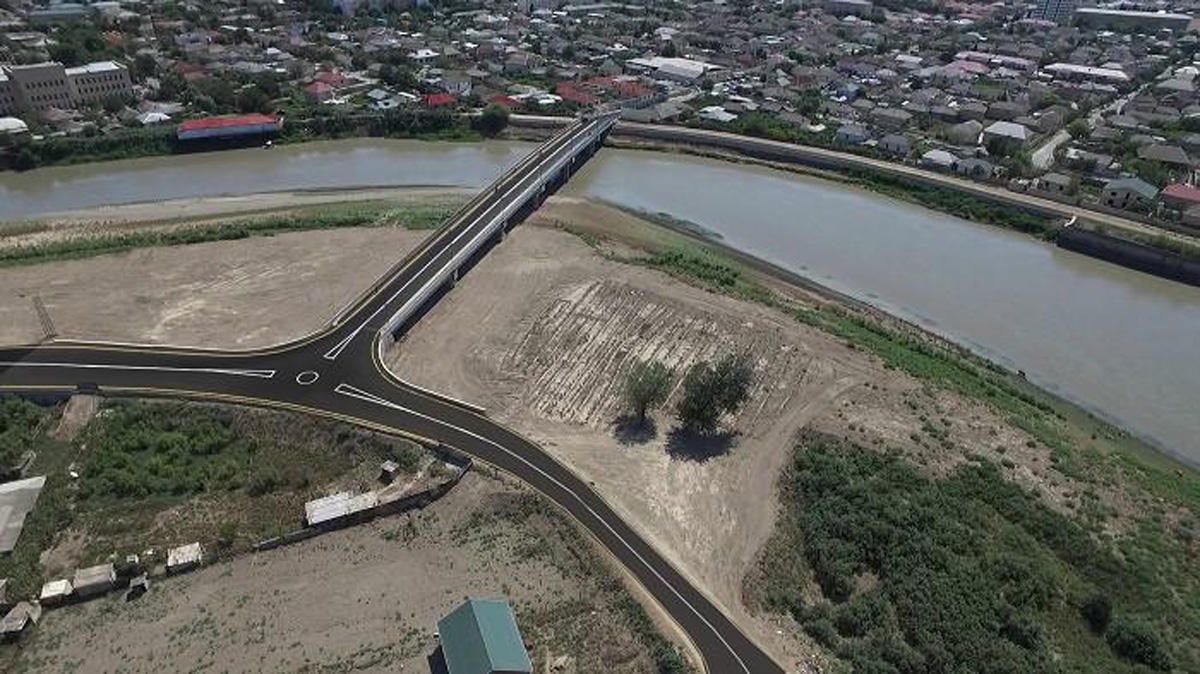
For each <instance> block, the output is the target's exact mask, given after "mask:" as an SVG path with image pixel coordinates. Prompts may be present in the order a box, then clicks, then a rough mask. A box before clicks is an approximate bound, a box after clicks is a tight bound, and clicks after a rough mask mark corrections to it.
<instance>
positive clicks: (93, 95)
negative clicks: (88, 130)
mask: <svg viewBox="0 0 1200 674" xmlns="http://www.w3.org/2000/svg"><path fill="white" fill-rule="evenodd" d="M132 95H133V80H132V79H130V77H129V69H128V68H126V67H125V66H123V65H121V64H120V63H116V62H114V61H97V62H96V63H89V64H87V65H83V66H79V67H76V68H64V67H63V65H62V64H61V63H56V62H53V61H49V62H46V63H37V64H33V65H18V66H0V115H9V114H13V113H16V112H23V111H28V110H35V111H37V110H45V109H46V108H77V107H79V106H81V105H88V104H92V103H100V102H102V101H104V100H105V99H107V98H109V97H111V96H132Z"/></svg>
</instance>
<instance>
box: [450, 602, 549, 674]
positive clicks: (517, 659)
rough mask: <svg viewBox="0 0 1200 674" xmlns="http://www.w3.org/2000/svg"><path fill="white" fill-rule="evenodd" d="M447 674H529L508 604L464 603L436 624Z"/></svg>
mask: <svg viewBox="0 0 1200 674" xmlns="http://www.w3.org/2000/svg"><path fill="white" fill-rule="evenodd" d="M438 635H439V636H440V638H441V641H442V656H443V657H444V658H445V660H446V669H447V670H448V671H449V672H450V674H532V672H533V663H532V662H530V661H529V654H528V653H526V652H525V644H524V643H523V642H522V641H521V633H520V632H519V631H518V630H517V620H516V618H515V617H514V616H513V612H512V608H511V607H509V605H508V602H506V601H498V600H488V599H468V600H467V601H466V602H465V603H464V604H463V605H462V606H459V607H458V608H456V609H454V610H453V611H452V612H450V614H449V615H447V616H446V617H445V618H442V619H441V620H439V621H438Z"/></svg>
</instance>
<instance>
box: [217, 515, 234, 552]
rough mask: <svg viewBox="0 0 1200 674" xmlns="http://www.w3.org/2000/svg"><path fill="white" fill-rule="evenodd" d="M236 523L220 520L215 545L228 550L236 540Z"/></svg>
mask: <svg viewBox="0 0 1200 674" xmlns="http://www.w3.org/2000/svg"><path fill="white" fill-rule="evenodd" d="M237 536H238V523H237V522H231V521H228V520H226V521H224V522H221V524H220V526H218V527H217V546H219V547H221V548H223V549H226V550H228V549H229V548H232V547H233V544H234V543H235V542H237Z"/></svg>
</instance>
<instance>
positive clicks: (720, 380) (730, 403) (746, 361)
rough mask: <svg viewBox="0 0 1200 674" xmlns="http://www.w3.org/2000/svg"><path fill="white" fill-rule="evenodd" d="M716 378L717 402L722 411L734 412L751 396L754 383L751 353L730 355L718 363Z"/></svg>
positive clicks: (714, 374)
mask: <svg viewBox="0 0 1200 674" xmlns="http://www.w3.org/2000/svg"><path fill="white" fill-rule="evenodd" d="M713 376H714V378H715V380H716V391H717V404H718V405H720V406H721V411H723V412H725V413H726V414H733V413H734V412H736V411H738V408H740V407H741V406H742V403H743V402H745V401H746V399H747V398H749V397H750V386H751V385H752V384H753V383H754V364H753V362H751V359H750V354H746V353H742V354H737V355H729V356H726V357H725V358H723V359H721V362H720V363H717V368H716V370H714V372H713Z"/></svg>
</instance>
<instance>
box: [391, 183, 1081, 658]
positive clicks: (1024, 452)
mask: <svg viewBox="0 0 1200 674" xmlns="http://www.w3.org/2000/svg"><path fill="white" fill-rule="evenodd" d="M580 222H586V226H585V227H584V229H586V230H587V231H588V232H589V233H593V234H604V235H606V236H615V237H616V238H618V239H619V238H625V237H626V235H630V234H632V233H633V232H634V230H636V229H638V228H642V229H644V228H645V226H644V225H643V224H640V223H639V221H637V219H636V218H632V217H631V216H629V215H627V214H625V213H622V212H619V211H617V210H615V209H611V208H608V207H606V206H603V205H599V204H595V203H588V202H577V201H574V200H570V199H561V198H556V199H554V200H552V201H551V202H550V203H549V204H548V205H547V206H545V207H543V208H542V209H541V210H540V211H539V212H538V213H537V214H536V215H535V216H534V218H533V219H532V220H531V222H530V223H528V224H527V225H526V226H522V227H521V228H518V229H517V230H516V231H515V232H514V233H513V234H512V235H511V236H510V237H509V238H508V239H507V240H506V241H505V242H504V243H503V244H502V245H500V246H499V247H497V248H496V249H495V250H493V251H492V252H491V253H489V254H488V256H487V257H486V258H485V259H484V260H483V261H482V262H481V263H480V264H479V265H478V266H477V267H476V268H475V269H473V270H472V271H471V272H470V273H469V274H467V275H466V276H465V277H464V278H463V280H462V281H460V283H459V285H458V286H457V287H456V288H455V289H454V291H453V292H451V293H449V294H448V295H447V296H446V297H445V298H444V299H442V300H441V302H440V303H439V304H438V305H437V306H436V307H434V309H433V310H431V311H430V313H429V314H428V315H427V316H426V318H425V319H423V321H422V322H421V323H420V324H418V325H417V326H416V327H415V328H414V329H413V330H412V331H411V332H410V333H409V334H408V335H407V337H406V338H405V339H404V340H403V341H402V342H400V343H399V344H398V345H397V346H396V348H395V349H394V350H393V352H392V354H391V355H390V358H389V365H390V366H391V367H392V369H393V371H395V372H396V373H397V374H399V375H400V376H401V377H403V378H405V379H408V380H410V381H413V382H414V383H416V384H419V385H421V386H425V387H429V388H433V389H435V390H439V391H443V392H446V393H448V394H450V395H454V396H456V397H460V398H462V399H464V400H468V401H471V402H474V403H477V404H480V405H483V406H484V407H486V408H488V410H489V414H490V415H491V416H493V417H494V418H496V419H498V420H500V421H502V422H504V423H506V424H509V425H511V426H513V427H514V428H516V429H518V430H519V431H521V432H522V433H525V434H527V435H529V436H530V437H532V438H534V439H535V440H537V441H538V442H540V443H541V444H542V445H543V446H544V447H545V448H546V449H547V450H548V451H549V452H551V453H552V454H554V455H555V456H556V457H557V458H559V459H560V460H562V461H564V462H565V463H566V464H568V465H569V466H570V467H571V468H572V469H574V470H575V471H577V472H578V473H579V474H581V475H582V476H583V477H584V478H585V479H588V480H591V481H593V482H594V483H595V485H596V488H597V489H598V490H599V491H600V493H601V494H603V495H604V496H605V497H606V498H607V499H608V500H609V501H610V502H611V503H612V505H613V506H614V508H615V509H616V510H617V511H618V512H619V513H621V515H622V516H623V517H625V518H626V519H627V520H628V521H630V522H632V523H634V525H635V526H636V527H637V528H638V529H639V530H640V531H641V532H642V533H643V534H644V535H646V536H647V537H648V538H649V539H650V540H652V541H653V542H654V544H655V545H656V546H657V547H658V548H659V549H660V550H662V551H664V553H666V554H667V555H668V556H669V557H670V558H671V559H672V561H673V562H674V563H676V564H677V565H678V566H679V567H680V568H681V569H682V570H684V572H685V573H687V574H688V575H689V576H690V577H692V578H693V579H694V580H695V581H697V583H698V584H699V585H700V586H701V587H703V588H705V589H706V590H707V591H708V592H709V593H710V594H711V595H712V596H713V597H714V598H715V600H716V601H717V602H718V603H719V604H721V605H722V606H723V607H724V608H725V609H726V610H727V611H728V612H729V613H730V615H731V616H733V617H734V618H735V619H736V620H738V622H739V623H740V624H742V625H743V628H744V629H746V630H747V631H748V632H749V633H751V634H753V635H754V636H755V637H756V638H757V639H758V640H759V641H760V643H762V644H763V645H764V646H765V647H766V648H768V650H770V651H771V652H772V653H773V654H774V655H775V656H776V658H777V659H779V660H780V661H781V662H782V663H784V664H786V665H788V666H790V667H792V668H794V669H795V670H796V671H806V670H811V669H814V668H818V667H820V662H821V657H820V655H819V654H817V653H816V651H815V649H813V648H812V647H811V646H810V645H809V644H810V642H809V641H808V639H807V638H806V637H804V636H802V635H800V634H798V633H796V632H795V630H794V629H793V628H790V627H788V626H787V625H786V624H784V622H782V621H780V620H778V619H777V618H772V617H769V616H765V615H764V614H761V613H758V612H756V611H754V610H752V608H751V607H750V605H752V604H753V599H752V598H749V597H744V596H743V595H744V593H745V588H744V581H745V579H746V577H747V575H748V574H749V572H750V571H751V570H752V569H753V567H754V565H755V563H756V562H757V556H758V554H759V552H760V550H761V548H762V546H763V544H764V543H765V542H766V540H767V539H768V538H769V537H770V535H771V532H772V529H773V526H774V521H775V515H776V508H777V499H776V496H775V494H776V480H777V478H778V475H779V473H780V470H781V469H782V467H783V466H784V465H785V463H786V462H787V460H788V458H789V456H790V449H791V439H792V438H793V436H794V434H795V433H796V432H797V431H798V430H800V429H801V428H804V427H809V428H813V429H816V430H821V431H825V432H829V433H833V434H836V435H838V436H847V435H848V436H850V437H853V438H854V439H855V440H857V441H859V442H860V443H863V444H866V445H868V446H877V447H881V448H882V447H897V448H900V449H902V450H903V451H905V452H906V453H909V454H911V455H913V457H914V460H915V461H917V462H918V463H921V464H924V465H926V466H928V467H929V469H930V470H932V471H935V472H940V471H944V470H947V469H949V468H950V467H952V466H954V465H957V464H958V463H960V462H962V461H965V460H966V457H967V455H969V454H971V453H977V454H982V455H985V456H988V457H989V458H992V459H993V460H994V461H996V462H1000V461H1001V460H1002V459H1007V460H1008V461H1007V462H1006V465H1009V464H1011V466H1010V467H1011V469H1012V470H1013V472H1014V477H1015V478H1016V479H1017V480H1018V481H1022V482H1025V483H1027V484H1029V486H1036V487H1039V488H1042V489H1045V490H1048V491H1050V492H1059V493H1065V494H1070V493H1071V489H1072V488H1073V487H1072V485H1070V484H1067V483H1065V482H1062V481H1060V480H1059V478H1060V477H1061V476H1058V475H1057V474H1054V476H1051V474H1050V473H1051V471H1050V462H1049V460H1048V456H1047V452H1046V450H1045V448H1038V449H1034V448H1031V447H1029V446H1027V445H1026V443H1027V442H1028V440H1029V436H1028V435H1026V434H1025V433H1024V432H1022V431H1019V430H1016V429H1013V428H1012V427H1010V426H1009V425H1008V424H1006V423H1004V421H1003V420H1002V419H1000V418H998V417H997V416H996V415H995V414H994V413H993V412H991V411H990V410H988V409H987V408H985V407H983V406H981V405H979V404H977V403H973V402H970V401H967V400H964V399H962V398H960V397H958V396H953V395H949V394H945V393H942V392H935V391H930V390H927V389H926V388H925V387H923V386H922V385H921V383H920V382H919V381H917V380H915V379H913V378H912V377H910V376H908V375H905V374H903V373H900V372H899V371H895V370H889V369H886V368H885V367H884V366H883V364H882V362H880V361H879V360H878V359H877V358H875V357H873V356H869V355H866V354H863V353H862V352H861V351H856V350H854V349H852V348H850V347H848V346H847V345H846V344H845V343H843V342H842V341H839V340H837V339H836V338H834V337H832V336H830V335H829V334H827V333H825V332H822V331H820V330H817V329H815V328H811V327H809V326H806V325H803V324H801V323H799V322H797V321H795V320H793V319H792V318H790V317H788V316H785V315H783V314H781V313H778V312H776V311H774V310H770V309H767V308H765V307H762V306H759V305H755V304H751V303H748V302H742V301H738V300H734V299H731V298H728V297H724V296H719V295H715V294H712V293H709V292H707V291H705V290H702V289H699V288H696V287H693V286H691V285H688V284H686V283H684V282H682V281H678V280H675V279H673V278H672V277H670V276H669V275H666V274H663V273H660V272H657V271H653V270H649V269H646V268H643V267H639V266H636V265H629V264H625V263H621V262H616V261H613V259H612V258H611V256H610V257H605V256H604V255H601V254H599V253H598V252H597V249H596V248H594V247H591V246H589V245H588V244H587V243H585V242H584V240H583V239H581V238H580V237H578V236H576V235H574V234H571V233H568V232H564V231H557V230H556V229H555V227H558V226H563V225H565V224H567V223H580ZM539 225H541V226H539ZM650 236H652V237H657V236H661V230H655V233H651V234H650ZM607 246H609V244H603V245H602V247H607ZM608 252H609V253H612V254H615V255H616V256H621V255H629V254H632V252H631V251H629V250H626V249H624V248H622V247H620V246H619V245H618V246H616V247H615V248H611V249H609V250H608ZM797 295H798V296H803V295H804V293H803V292H799V291H798V292H797ZM465 325H471V326H473V328H472V329H471V330H463V329H462V327H463V326H465ZM738 352H749V353H750V354H751V355H752V356H753V358H754V360H755V369H756V383H755V387H754V390H753V392H752V394H751V396H750V399H749V401H748V403H747V404H746V405H745V406H744V407H743V408H742V410H741V411H740V413H739V414H738V415H737V416H736V418H734V419H729V420H727V423H726V426H725V429H724V432H722V433H721V434H719V435H718V436H717V437H716V438H712V439H703V440H697V439H695V438H691V437H688V436H686V435H684V434H681V433H679V432H678V431H677V430H675V428H674V426H675V423H674V420H673V418H672V417H671V416H670V414H669V412H668V413H664V412H659V413H658V414H657V415H656V417H655V422H656V429H655V430H654V431H653V432H652V433H649V434H630V433H629V432H628V431H627V430H626V429H625V427H624V426H623V425H622V424H621V423H619V421H618V420H619V418H620V417H621V415H622V413H623V410H622V406H621V400H620V396H621V387H622V385H623V382H624V375H625V373H626V372H627V371H628V369H629V368H630V367H631V366H632V365H633V364H634V363H636V362H638V361H639V360H645V359H657V360H661V361H663V362H664V363H666V364H667V365H669V366H671V367H672V368H673V369H674V371H675V372H676V373H677V374H681V373H683V372H685V371H686V370H687V369H688V368H689V367H690V366H691V364H693V363H695V362H697V361H702V360H710V361H711V360H713V359H716V358H719V357H721V356H723V355H725V354H729V353H738ZM680 379H681V377H676V382H677V384H676V386H678V381H679V380H680ZM678 395H679V392H678V390H677V389H676V390H675V391H673V392H672V394H671V397H670V398H669V399H668V402H667V403H666V404H665V405H664V407H663V409H664V410H670V409H671V407H672V405H673V403H674V401H675V400H676V399H677V396H678ZM931 420H932V424H933V425H932V426H931V423H930V422H931ZM931 428H932V430H930V429H931ZM1076 487H1077V485H1076ZM1051 499H1052V500H1053V499H1054V497H1053V494H1052V495H1051Z"/></svg>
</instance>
